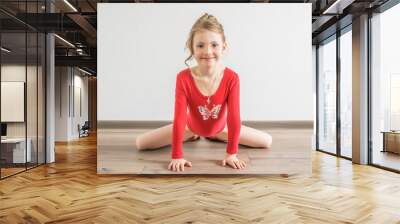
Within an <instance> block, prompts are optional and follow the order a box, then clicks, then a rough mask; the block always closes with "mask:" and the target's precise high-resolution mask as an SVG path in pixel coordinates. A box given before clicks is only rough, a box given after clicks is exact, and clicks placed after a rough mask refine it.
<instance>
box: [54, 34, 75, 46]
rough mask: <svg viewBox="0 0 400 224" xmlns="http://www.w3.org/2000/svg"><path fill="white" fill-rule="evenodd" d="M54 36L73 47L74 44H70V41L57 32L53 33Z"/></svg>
mask: <svg viewBox="0 0 400 224" xmlns="http://www.w3.org/2000/svg"><path fill="white" fill-rule="evenodd" d="M54 36H56V37H57V38H58V39H60V40H61V41H63V42H64V43H66V44H68V45H69V46H71V47H73V48H75V45H73V44H71V42H69V41H67V40H66V39H64V38H62V37H60V36H58V35H57V34H54Z"/></svg>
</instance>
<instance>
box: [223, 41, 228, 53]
mask: <svg viewBox="0 0 400 224" xmlns="http://www.w3.org/2000/svg"><path fill="white" fill-rule="evenodd" d="M227 48H228V44H227V43H226V42H225V43H224V44H223V46H222V51H223V52H225V51H226V49H227Z"/></svg>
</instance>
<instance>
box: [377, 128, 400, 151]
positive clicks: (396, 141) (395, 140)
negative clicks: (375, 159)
mask: <svg viewBox="0 0 400 224" xmlns="http://www.w3.org/2000/svg"><path fill="white" fill-rule="evenodd" d="M381 133H383V150H382V152H393V153H397V154H400V131H382V132H381Z"/></svg>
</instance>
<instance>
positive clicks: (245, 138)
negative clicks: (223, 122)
mask: <svg viewBox="0 0 400 224" xmlns="http://www.w3.org/2000/svg"><path fill="white" fill-rule="evenodd" d="M213 138H214V139H217V140H220V141H224V142H227V141H228V129H227V127H225V129H224V130H223V131H222V132H220V133H218V134H217V135H215V136H213ZM239 144H241V145H246V146H250V147H254V148H270V147H271V145H272V136H271V135H270V134H268V133H266V132H263V131H260V130H257V129H254V128H251V127H247V126H244V125H242V127H241V130H240V136H239Z"/></svg>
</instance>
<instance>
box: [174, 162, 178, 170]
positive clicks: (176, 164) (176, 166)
mask: <svg viewBox="0 0 400 224" xmlns="http://www.w3.org/2000/svg"><path fill="white" fill-rule="evenodd" d="M178 165H179V164H178V163H175V164H174V171H178Z"/></svg>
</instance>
